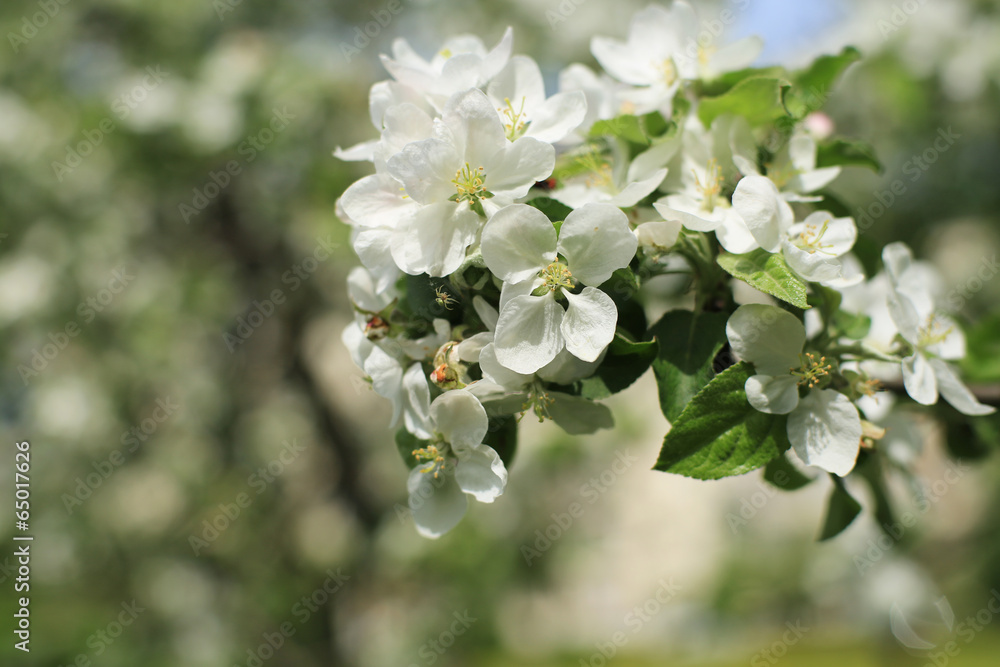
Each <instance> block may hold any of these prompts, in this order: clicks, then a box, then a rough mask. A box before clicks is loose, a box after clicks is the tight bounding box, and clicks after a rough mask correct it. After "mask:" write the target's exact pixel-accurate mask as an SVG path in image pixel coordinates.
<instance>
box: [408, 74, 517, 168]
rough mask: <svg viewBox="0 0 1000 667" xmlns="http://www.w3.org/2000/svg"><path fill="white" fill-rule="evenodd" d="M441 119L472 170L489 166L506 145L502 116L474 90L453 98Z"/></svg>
mask: <svg viewBox="0 0 1000 667" xmlns="http://www.w3.org/2000/svg"><path fill="white" fill-rule="evenodd" d="M441 120H442V122H443V123H444V125H445V126H446V127H447V128H448V130H449V131H450V136H451V139H452V140H453V141H454V142H455V149H456V151H457V152H458V154H459V155H461V156H463V158H462V162H463V163H464V162H468V163H469V164H470V165H471V166H472V168H473V169H476V168H478V167H484V166H486V164H487V163H488V162H489V160H490V159H492V158H493V156H494V155H496V153H497V151H500V150H502V149H503V148H504V146H506V145H507V138H506V136H505V135H504V129H503V124H502V123H501V122H500V117H499V116H497V112H496V109H495V108H494V107H493V104H492V103H491V102H490V100H489V98H488V97H486V94H485V93H483V92H482V91H481V90H478V89H475V88H473V89H471V90H467V91H465V92H462V93H456V94H455V95H453V96H452V97H451V98H450V99H449V100H448V104H447V105H446V106H445V110H444V114H443V116H442V119H441ZM452 178H453V176H452ZM400 180H402V179H400Z"/></svg>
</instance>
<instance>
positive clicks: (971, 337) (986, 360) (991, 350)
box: [962, 313, 1000, 383]
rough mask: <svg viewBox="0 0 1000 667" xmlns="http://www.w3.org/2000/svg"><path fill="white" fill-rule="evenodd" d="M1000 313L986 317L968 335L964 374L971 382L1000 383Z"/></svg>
mask: <svg viewBox="0 0 1000 667" xmlns="http://www.w3.org/2000/svg"><path fill="white" fill-rule="evenodd" d="M998 332H1000V313H992V314H990V315H988V316H986V317H984V318H983V319H982V320H981V321H980V322H979V323H977V324H976V326H974V327H972V328H971V329H969V330H968V331H967V333H966V347H967V351H966V355H965V359H963V360H962V372H963V374H964V375H965V377H966V378H967V379H968V380H969V381H970V382H983V383H986V382H1000V335H998Z"/></svg>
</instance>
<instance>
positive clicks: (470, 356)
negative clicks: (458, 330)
mask: <svg viewBox="0 0 1000 667" xmlns="http://www.w3.org/2000/svg"><path fill="white" fill-rule="evenodd" d="M492 343H493V332H492V331H484V332H482V333H477V334H475V335H473V336H469V337H468V338H466V339H465V340H463V341H462V342H460V343H459V344H458V345H456V346H455V349H456V350H457V351H458V358H459V359H461V360H462V361H464V362H465V363H467V364H477V363H479V358H480V356H482V353H483V348H484V347H486V346H487V345H491V344H492Z"/></svg>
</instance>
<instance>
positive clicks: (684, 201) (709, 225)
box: [653, 194, 749, 233]
mask: <svg viewBox="0 0 1000 667" xmlns="http://www.w3.org/2000/svg"><path fill="white" fill-rule="evenodd" d="M653 208H655V209H656V210H657V212H658V213H659V214H660V215H662V216H663V217H664V219H666V220H676V221H678V222H680V223H681V224H682V225H684V226H685V227H687V228H688V229H690V230H693V231H696V232H714V231H715V230H716V229H718V227H719V225H720V224H722V221H723V219H724V218H725V215H726V211H725V210H724V209H721V208H717V209H715V210H713V211H706V210H705V209H704V208H702V205H701V202H700V201H698V200H697V199H695V198H694V197H692V196H690V195H685V194H680V195H668V196H666V197H664V198H663V199H661V200H660V201H657V202H653ZM748 233H749V231H748Z"/></svg>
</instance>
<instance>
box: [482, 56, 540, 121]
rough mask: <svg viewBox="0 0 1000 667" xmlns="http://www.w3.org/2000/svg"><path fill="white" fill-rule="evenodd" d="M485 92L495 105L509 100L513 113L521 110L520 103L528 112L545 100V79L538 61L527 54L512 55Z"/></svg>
mask: <svg viewBox="0 0 1000 667" xmlns="http://www.w3.org/2000/svg"><path fill="white" fill-rule="evenodd" d="M486 93H487V95H489V97H490V101H492V102H493V105H494V106H495V107H501V108H503V107H506V103H507V101H508V100H510V104H511V107H512V108H513V109H514V112H515V113H516V112H518V111H520V110H521V105H522V103H523V105H524V110H525V112H526V113H530V112H531V111H532V110H534V109H535V108H536V107H539V106H541V105H542V104H543V103H544V102H545V81H544V80H543V79H542V71H541V70H540V69H539V68H538V63H536V62H535V61H534V60H532V59H531V58H529V57H528V56H514V57H513V58H511V59H510V61H509V62H508V63H507V65H506V66H505V67H504V68H503V70H502V71H501V72H500V73H499V74H497V76H496V77H495V78H494V79H493V80H492V81H490V85H489V86H488V87H487V88H486ZM501 120H504V119H503V117H501Z"/></svg>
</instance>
